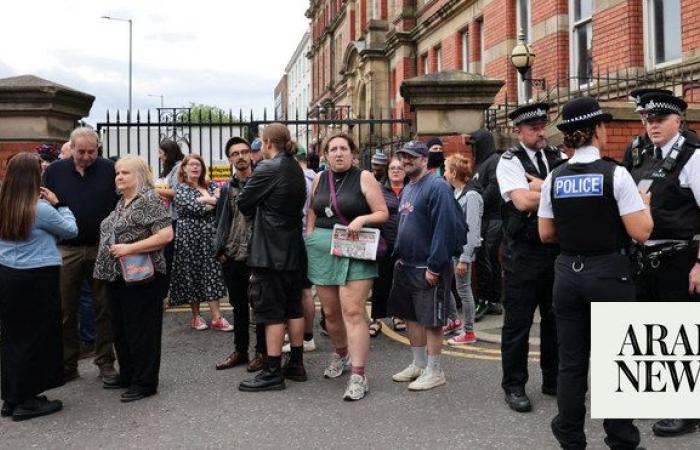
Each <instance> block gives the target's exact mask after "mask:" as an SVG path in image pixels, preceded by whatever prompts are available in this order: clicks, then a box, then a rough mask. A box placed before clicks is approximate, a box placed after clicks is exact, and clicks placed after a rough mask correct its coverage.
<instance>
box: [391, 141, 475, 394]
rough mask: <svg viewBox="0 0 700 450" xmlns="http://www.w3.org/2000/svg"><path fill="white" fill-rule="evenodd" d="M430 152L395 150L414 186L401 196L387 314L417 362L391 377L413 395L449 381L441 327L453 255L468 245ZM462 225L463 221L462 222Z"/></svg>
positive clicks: (419, 147) (417, 147) (412, 147)
mask: <svg viewBox="0 0 700 450" xmlns="http://www.w3.org/2000/svg"><path fill="white" fill-rule="evenodd" d="M428 153H429V152H428V148H427V147H426V146H425V144H423V143H422V142H418V141H410V142H408V143H406V144H405V145H404V146H403V147H402V148H401V150H399V151H398V152H397V154H398V157H399V160H400V161H401V163H402V164H403V167H404V171H405V172H406V175H407V176H408V178H409V180H410V183H409V184H408V185H407V186H406V187H405V188H404V191H403V193H402V194H401V201H400V205H399V228H398V235H397V238H396V243H395V245H394V256H395V257H396V258H397V262H396V266H395V268H394V282H393V286H392V289H391V294H390V295H389V300H388V304H389V311H388V313H389V315H393V316H394V317H398V318H400V319H404V320H406V322H407V325H408V338H409V340H410V342H411V350H412V351H413V361H412V362H411V364H410V365H409V366H408V367H406V368H405V369H404V370H402V371H401V372H399V373H397V374H395V375H394V376H393V377H392V378H393V380H394V381H396V382H410V384H409V385H408V389H409V390H411V391H425V390H428V389H432V388H435V387H437V386H441V385H443V384H445V383H446V381H445V374H444V372H443V371H442V367H441V365H440V353H441V351H442V336H443V333H442V327H443V326H444V325H445V324H446V322H447V301H448V296H449V295H450V291H451V286H452V257H453V256H454V255H455V254H456V252H457V251H460V250H461V248H462V246H463V245H464V244H465V243H466V235H467V232H466V224H465V223H464V219H463V217H464V216H463V214H462V212H461V211H458V210H457V208H458V206H457V202H455V200H454V196H453V193H452V189H451V188H450V186H449V185H448V184H447V182H446V181H445V180H444V179H442V178H441V177H436V176H432V175H431V174H430V172H429V171H428V167H427V166H428ZM460 217H461V218H462V219H461V222H460V221H459V218H460Z"/></svg>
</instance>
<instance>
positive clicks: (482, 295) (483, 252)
mask: <svg viewBox="0 0 700 450" xmlns="http://www.w3.org/2000/svg"><path fill="white" fill-rule="evenodd" d="M502 225H503V221H502V220H489V221H487V222H485V223H484V226H483V227H482V229H483V233H482V238H483V241H482V242H481V247H479V248H478V249H477V251H476V261H475V262H474V267H475V271H476V285H477V289H478V291H477V292H478V297H479V299H480V300H487V301H489V302H494V303H500V301H501V293H502V286H503V278H502V276H501V270H502V268H501V260H500V258H499V252H500V249H501V241H502V240H503V227H502Z"/></svg>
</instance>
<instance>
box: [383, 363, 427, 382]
mask: <svg viewBox="0 0 700 450" xmlns="http://www.w3.org/2000/svg"><path fill="white" fill-rule="evenodd" d="M423 370H424V369H421V368H420V367H416V365H415V364H413V363H411V364H410V365H409V366H408V367H406V368H405V369H403V370H402V371H401V372H399V373H396V374H394V376H392V377H391V379H392V380H394V381H397V382H399V383H406V382H408V381H413V380H415V379H416V378H418V377H420V376H421V375H423Z"/></svg>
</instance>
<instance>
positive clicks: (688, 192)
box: [630, 92, 700, 436]
mask: <svg viewBox="0 0 700 450" xmlns="http://www.w3.org/2000/svg"><path fill="white" fill-rule="evenodd" d="M640 107H641V113H642V115H643V117H644V120H645V123H646V132H647V134H648V135H649V140H650V141H651V143H650V144H649V145H648V146H647V147H645V148H644V149H643V150H642V151H641V152H640V155H639V161H638V163H637V164H635V165H633V166H632V169H631V171H630V172H631V174H632V178H634V181H635V182H637V183H638V184H639V189H640V190H641V191H647V192H650V193H651V214H652V217H653V219H654V229H653V230H652V233H651V237H650V239H649V240H648V241H646V242H645V243H644V245H638V246H637V254H638V260H639V261H641V266H642V269H641V273H640V274H639V275H638V277H637V299H638V300H641V301H657V302H658V301H669V302H679V301H681V302H682V301H698V300H700V257H699V256H698V233H699V232H700V151H699V150H698V149H700V143H698V141H697V139H696V138H695V135H694V134H692V133H685V134H683V133H681V124H682V117H681V116H682V114H683V112H684V111H685V109H686V108H687V107H688V105H687V104H686V102H685V101H683V99H680V98H678V97H674V96H673V95H670V94H666V93H658V92H652V93H648V94H645V95H642V97H641V99H640ZM699 423H700V420H698V419H664V420H660V421H658V422H656V423H655V424H654V426H653V427H652V429H653V431H654V434H656V435H657V436H678V435H681V434H684V433H689V432H691V431H694V430H695V429H696V428H697V426H698V424H699Z"/></svg>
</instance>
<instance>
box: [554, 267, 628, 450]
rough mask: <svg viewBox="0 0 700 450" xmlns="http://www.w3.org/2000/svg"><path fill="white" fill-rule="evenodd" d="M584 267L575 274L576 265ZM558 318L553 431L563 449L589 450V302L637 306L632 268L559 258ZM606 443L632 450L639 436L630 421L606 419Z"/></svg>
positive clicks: (556, 306)
mask: <svg viewBox="0 0 700 450" xmlns="http://www.w3.org/2000/svg"><path fill="white" fill-rule="evenodd" d="M574 262H576V263H577V264H581V263H582V264H583V269H582V270H581V271H580V272H575V271H574V270H573V268H572V264H573V263H574ZM577 268H578V266H577ZM555 273H556V275H555V281H554V314H555V316H556V320H557V333H558V335H559V378H558V383H557V384H558V386H557V405H558V406H559V414H557V416H555V417H554V419H553V420H552V431H553V433H554V436H555V437H556V438H557V440H558V441H559V443H560V444H561V446H562V447H563V448H566V449H583V448H585V447H586V434H585V432H584V423H585V420H586V392H587V391H588V365H589V359H590V352H591V302H592V301H616V302H623V301H634V300H635V288H634V283H633V281H632V277H631V264H630V260H629V259H628V257H626V256H623V255H606V256H595V257H589V258H581V259H577V257H572V256H563V255H562V256H559V257H558V258H557V261H556V265H555ZM603 428H604V429H605V432H606V434H607V437H606V438H605V443H606V444H607V445H608V446H609V447H610V448H613V449H634V448H636V447H637V445H638V444H639V430H638V429H637V427H635V426H634V424H633V423H632V419H605V420H604V421H603Z"/></svg>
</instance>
